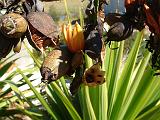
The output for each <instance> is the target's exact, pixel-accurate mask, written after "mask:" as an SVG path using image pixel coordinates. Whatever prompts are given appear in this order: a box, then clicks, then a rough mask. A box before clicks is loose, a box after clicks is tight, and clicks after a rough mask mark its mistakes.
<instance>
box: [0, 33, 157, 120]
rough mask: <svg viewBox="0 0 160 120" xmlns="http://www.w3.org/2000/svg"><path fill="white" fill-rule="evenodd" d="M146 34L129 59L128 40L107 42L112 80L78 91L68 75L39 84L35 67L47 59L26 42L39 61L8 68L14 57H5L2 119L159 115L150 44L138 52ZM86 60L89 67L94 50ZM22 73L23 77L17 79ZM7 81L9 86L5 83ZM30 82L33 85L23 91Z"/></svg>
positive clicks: (150, 119)
mask: <svg viewBox="0 0 160 120" xmlns="http://www.w3.org/2000/svg"><path fill="white" fill-rule="evenodd" d="M142 40H143V31H141V32H138V33H137V36H136V38H135V41H134V45H133V46H132V48H131V50H130V52H129V54H128V55H127V58H126V60H125V61H123V56H124V42H125V41H122V42H119V43H117V42H112V43H111V45H110V46H109V45H108V44H107V45H106V50H105V58H104V61H103V64H102V69H103V70H104V71H105V79H106V82H105V83H104V84H102V85H100V86H96V87H88V86H85V85H81V87H80V89H79V91H78V93H77V94H76V95H75V96H72V95H71V94H70V92H69V89H68V80H67V79H65V78H64V77H61V78H60V79H59V80H57V81H56V82H52V83H51V84H49V85H47V86H46V87H45V92H42V91H40V87H39V86H38V85H36V86H33V82H34V81H36V80H35V79H32V76H33V72H35V71H39V68H40V66H41V64H42V60H41V59H38V58H37V57H36V56H35V55H34V53H33V52H31V51H30V49H29V48H27V46H26V49H27V51H28V53H29V54H30V56H31V57H32V58H33V60H34V64H35V65H34V67H32V68H26V69H25V70H22V69H20V68H18V67H16V69H15V70H13V71H12V72H11V73H10V74H6V71H7V70H8V69H9V68H10V67H11V66H12V65H13V63H14V62H13V61H12V62H9V63H7V64H4V63H5V62H4V61H6V60H4V61H1V62H0V65H2V64H3V66H1V67H0V119H1V118H3V117H9V118H13V117H15V116H14V115H15V114H23V115H26V116H29V117H30V118H31V119H33V120H44V119H53V120H71V119H73V120H81V119H83V120H96V119H97V120H158V119H159V117H160V112H159V109H160V105H159V100H160V89H159V88H160V77H159V76H157V75H155V71H154V70H153V69H152V68H151V66H150V65H149V60H150V57H151V53H150V52H149V51H148V50H145V52H144V54H143V56H142V57H141V58H138V55H139V52H141V51H140V47H141V42H142ZM112 48H117V49H112ZM86 62H87V67H90V66H91V65H92V64H93V63H92V60H91V59H90V58H89V57H88V56H86ZM19 75H20V76H21V77H20V80H19V81H18V82H17V81H14V80H13V78H14V77H16V76H19ZM4 76H5V77H4ZM39 79H40V78H39ZM7 85H9V87H7V89H4V88H6V86H7ZM24 85H28V86H29V88H28V89H27V90H24V91H21V90H20V87H22V86H24ZM27 94H29V96H28V95H27ZM37 100H38V103H36V104H35V103H34V101H37Z"/></svg>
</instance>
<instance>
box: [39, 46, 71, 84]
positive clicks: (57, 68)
mask: <svg viewBox="0 0 160 120" xmlns="http://www.w3.org/2000/svg"><path fill="white" fill-rule="evenodd" d="M71 58H72V56H71V53H70V52H69V51H68V49H67V47H66V46H65V47H60V48H57V49H54V50H53V51H52V52H50V53H49V54H48V56H47V57H46V58H45V60H44V61H43V64H42V67H41V68H40V72H41V75H42V81H44V82H45V81H46V80H47V83H50V82H51V81H55V80H57V79H59V78H60V77H61V76H63V75H66V74H67V72H68V71H69V70H70V68H71V64H70V61H71Z"/></svg>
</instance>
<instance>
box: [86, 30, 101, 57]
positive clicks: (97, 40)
mask: <svg viewBox="0 0 160 120" xmlns="http://www.w3.org/2000/svg"><path fill="white" fill-rule="evenodd" d="M102 47H103V43H102V39H101V35H100V33H99V32H98V30H95V29H94V30H92V31H90V33H89V35H88V36H87V38H86V41H85V53H86V54H87V55H88V56H89V57H91V58H92V59H94V60H97V59H98V58H100V55H101V51H102Z"/></svg>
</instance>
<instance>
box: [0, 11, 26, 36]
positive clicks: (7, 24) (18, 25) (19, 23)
mask: <svg viewBox="0 0 160 120" xmlns="http://www.w3.org/2000/svg"><path fill="white" fill-rule="evenodd" d="M27 26H28V23H27V21H26V20H25V19H24V18H23V17H22V16H21V15H19V14H16V13H9V14H6V15H4V16H3V17H2V18H1V21H0V30H1V32H2V33H3V34H4V35H5V36H7V37H10V38H20V37H21V36H22V35H23V34H24V33H25V32H26V30H27Z"/></svg>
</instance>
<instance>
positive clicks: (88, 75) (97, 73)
mask: <svg viewBox="0 0 160 120" xmlns="http://www.w3.org/2000/svg"><path fill="white" fill-rule="evenodd" d="M104 74H105V72H104V71H102V70H100V65H99V64H98V63H97V64H94V65H93V66H91V67H90V68H89V69H88V70H86V71H85V73H84V76H83V83H84V84H85V85H88V86H96V85H101V84H103V83H104V82H105V78H104Z"/></svg>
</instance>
